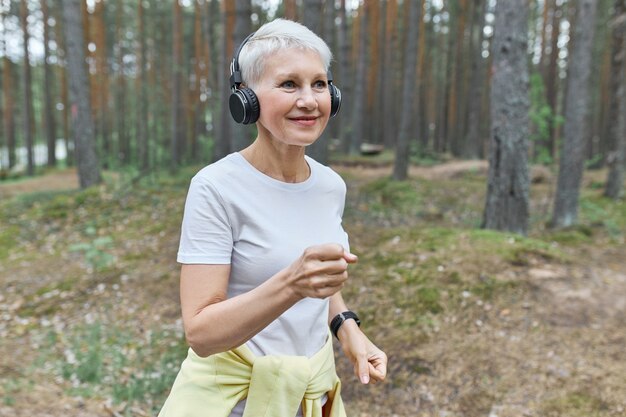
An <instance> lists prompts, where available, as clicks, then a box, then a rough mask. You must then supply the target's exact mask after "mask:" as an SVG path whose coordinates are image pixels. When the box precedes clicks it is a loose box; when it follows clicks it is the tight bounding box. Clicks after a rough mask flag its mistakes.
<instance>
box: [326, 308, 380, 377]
mask: <svg viewBox="0 0 626 417" xmlns="http://www.w3.org/2000/svg"><path fill="white" fill-rule="evenodd" d="M337 336H338V337H339V342H340V343H341V348H342V349H343V352H344V353H345V354H346V356H347V357H348V359H350V362H352V365H353V366H354V374H355V375H356V377H357V378H358V379H359V381H361V382H362V383H363V384H367V383H369V382H370V381H371V382H372V383H376V382H378V381H381V382H382V381H384V380H385V377H386V376H387V355H386V354H385V352H383V351H382V350H380V349H379V348H378V347H377V346H376V345H374V344H373V343H372V342H371V341H370V340H369V339H368V338H367V336H365V334H364V333H363V332H362V331H361V329H360V328H359V327H358V326H357V325H356V323H355V322H354V321H353V320H347V321H346V322H345V323H344V324H343V325H342V326H341V327H340V328H339V331H338V332H337Z"/></svg>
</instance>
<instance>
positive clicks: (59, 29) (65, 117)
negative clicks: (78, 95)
mask: <svg viewBox="0 0 626 417" xmlns="http://www.w3.org/2000/svg"><path fill="white" fill-rule="evenodd" d="M50 11H51V12H52V15H53V16H54V20H55V21H56V25H55V26H54V35H55V40H56V43H57V51H56V53H57V56H58V57H59V61H61V62H63V61H65V60H66V59H67V58H66V57H67V48H66V45H65V36H64V35H63V33H64V27H63V26H64V25H63V16H62V10H61V8H60V7H59V8H52V9H50ZM56 68H57V71H58V75H57V78H58V80H59V83H60V85H59V94H60V97H59V100H60V101H61V104H62V105H63V110H62V111H61V131H62V133H63V143H64V145H65V154H66V160H65V163H66V165H67V166H73V165H74V149H73V147H72V146H71V137H70V123H69V120H70V118H69V110H70V104H69V99H68V87H67V69H66V67H65V66H61V65H57V66H56Z"/></svg>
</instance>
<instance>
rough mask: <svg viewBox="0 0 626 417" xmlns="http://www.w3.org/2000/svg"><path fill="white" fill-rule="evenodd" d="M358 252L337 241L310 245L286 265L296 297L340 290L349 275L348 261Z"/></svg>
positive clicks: (351, 260)
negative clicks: (350, 251)
mask: <svg viewBox="0 0 626 417" xmlns="http://www.w3.org/2000/svg"><path fill="white" fill-rule="evenodd" d="M357 259H358V258H357V256H356V255H354V254H352V253H349V252H347V251H346V250H345V249H344V248H343V246H341V245H340V244H338V243H328V244H324V245H318V246H311V247H309V248H307V249H305V250H304V252H303V253H302V255H301V256H300V257H299V258H298V259H297V260H296V261H295V262H294V263H293V264H291V265H290V266H289V267H288V274H287V275H288V280H289V286H290V288H291V289H292V290H293V291H294V293H295V295H296V296H298V298H306V297H312V298H326V297H330V296H331V295H333V294H335V293H336V292H337V291H339V290H341V288H342V287H343V285H344V283H345V282H346V281H347V279H348V264H353V263H356V262H357Z"/></svg>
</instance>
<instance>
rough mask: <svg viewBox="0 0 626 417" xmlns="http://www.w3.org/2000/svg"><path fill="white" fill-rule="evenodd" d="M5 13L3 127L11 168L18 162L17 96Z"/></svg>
mask: <svg viewBox="0 0 626 417" xmlns="http://www.w3.org/2000/svg"><path fill="white" fill-rule="evenodd" d="M4 19H5V15H4V13H2V29H3V33H2V37H3V41H4V42H3V43H2V98H3V101H4V112H3V114H2V116H3V121H4V122H3V128H4V137H5V140H6V147H7V152H8V154H9V155H8V156H9V169H11V168H13V167H14V166H15V164H16V157H15V98H14V96H13V65H12V63H11V60H10V59H9V57H8V56H7V54H6V44H5V42H6V39H7V30H6V26H5V24H4Z"/></svg>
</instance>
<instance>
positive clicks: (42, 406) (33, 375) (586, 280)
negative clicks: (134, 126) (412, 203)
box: [0, 161, 626, 417]
mask: <svg viewBox="0 0 626 417" xmlns="http://www.w3.org/2000/svg"><path fill="white" fill-rule="evenodd" d="M339 170H340V171H342V173H344V174H347V175H348V178H353V177H354V178H359V179H360V180H363V179H364V178H378V177H382V176H384V175H388V173H389V169H387V168H376V169H371V168H370V169H365V168H359V167H354V168H339ZM468 171H469V172H477V173H479V174H480V173H484V172H485V171H486V163H485V162H484V161H474V162H463V163H459V162H452V163H449V164H445V165H441V166H436V167H431V168H414V169H413V170H412V171H411V176H413V177H415V178H423V179H425V180H432V179H439V180H441V179H447V178H454V177H455V176H457V175H463V173H464V172H468ZM73 174H74V173H73V172H72V171H66V172H62V173H60V174H58V175H50V176H46V177H41V178H37V179H34V180H28V181H21V182H19V183H14V184H4V185H3V184H0V197H2V198H5V197H7V196H13V195H17V194H19V193H25V192H32V191H43V190H46V191H49V190H51V189H71V188H75V187H77V184H76V180H75V176H74V175H73ZM549 175H550V174H549V172H548V173H546V172H545V171H541V170H535V171H534V173H533V178H537V179H538V181H540V180H541V179H542V178H544V179H545V177H547V176H549ZM592 180H593V179H588V181H592ZM355 181H356V180H355ZM348 186H349V187H350V180H348ZM159 213H160V211H155V222H158V221H159V217H158V216H160V215H161V214H159ZM167 214H168V213H167V210H166V209H164V210H163V215H164V216H165V215H167ZM51 227H53V226H51ZM346 227H347V229H348V231H349V232H350V233H351V235H353V236H354V237H353V240H354V241H356V242H357V243H358V244H360V245H361V248H362V250H371V251H374V250H379V251H380V250H382V249H384V248H385V247H389V248H392V249H391V250H402V245H404V244H405V240H404V237H402V239H400V238H398V237H392V238H391V239H389V241H388V242H383V243H381V242H380V237H379V236H378V235H377V236H375V237H373V236H372V232H371V230H364V229H362V228H359V227H357V226H351V225H349V224H348V225H346ZM42 232H43V233H44V234H45V233H46V230H43V231H42ZM65 237H67V236H65ZM177 238H178V236H177V235H176V233H167V234H163V235H161V237H160V238H159V239H157V241H154V242H153V241H151V240H149V239H146V241H145V242H144V243H143V244H145V248H147V249H145V250H146V252H147V255H146V256H150V255H152V256H154V254H157V253H158V254H159V256H158V257H155V258H154V260H153V261H150V262H146V263H144V264H142V266H141V267H139V268H136V269H133V270H125V269H124V264H123V262H121V265H120V266H119V267H118V268H117V269H116V271H117V272H115V271H114V273H112V274H111V275H107V276H105V277H100V278H99V281H98V282H96V281H93V280H90V279H85V280H84V281H82V282H80V283H77V284H73V287H72V288H71V289H70V290H67V291H63V290H62V291H60V292H56V293H54V294H52V295H50V296H49V298H50V300H48V301H46V299H44V296H41V297H40V300H41V303H40V304H38V305H36V306H34V307H32V308H34V309H36V311H37V314H34V315H32V316H30V317H24V316H20V314H19V312H22V311H24V306H25V305H26V304H28V302H29V300H30V299H32V297H33V294H34V293H36V292H37V291H39V292H38V294H44V295H45V294H46V292H45V291H43V292H42V290H41V289H42V288H46V287H54V288H58V283H59V282H61V281H63V280H64V279H65V277H67V276H70V275H77V274H78V275H80V274H81V272H80V270H81V268H84V266H83V265H81V264H80V262H78V261H77V259H76V256H75V255H72V254H65V255H63V256H58V254H57V252H55V251H54V250H52V249H49V250H46V247H47V246H46V245H47V243H44V244H43V246H41V247H39V248H37V249H36V251H35V250H29V251H28V253H26V254H25V253H11V254H10V255H9V257H8V259H7V260H5V261H2V264H1V265H0V286H1V288H2V293H1V294H0V395H1V396H2V398H0V416H16V417H20V416H24V417H25V416H29V417H30V416H33V415H38V416H42V417H45V416H50V417H57V416H81V417H82V416H85V417H86V416H112V417H117V416H121V415H124V414H123V412H124V413H125V414H126V415H136V416H146V415H150V412H149V411H147V410H148V408H146V407H141V406H134V407H132V408H126V409H124V408H123V407H120V406H117V405H113V404H112V403H111V401H110V400H109V399H108V398H106V396H105V395H101V396H100V395H92V396H87V397H85V396H81V395H76V394H73V395H70V394H69V393H68V383H67V381H63V380H62V379H59V378H58V376H56V377H55V376H54V375H53V373H52V372H51V371H50V369H49V367H48V365H46V363H45V361H42V360H41V349H42V345H41V343H42V342H41V341H42V334H43V333H44V332H45V330H46V328H51V327H55V328H64V327H66V328H68V329H71V327H72V325H73V324H74V323H76V322H77V321H81V320H84V318H85V317H86V316H88V315H95V316H98V317H105V318H106V320H107V321H108V322H109V323H125V324H127V325H129V326H131V327H132V326H141V327H146V328H148V327H150V326H153V325H159V324H162V323H165V322H170V323H175V322H176V320H177V319H178V316H179V310H178V301H177V298H178V295H177V278H178V277H177V274H178V267H177V265H176V264H174V263H173V262H172V261H171V260H172V259H174V254H175V251H176V248H177ZM50 239H51V238H50ZM408 243H409V242H406V244H407V245H408ZM462 244H463V242H459V245H462ZM49 245H50V247H52V246H53V245H54V242H52V241H51V242H49ZM374 245H377V246H376V247H374ZM381 245H382V246H381ZM26 248H27V249H28V247H26ZM381 248H382V249H381ZM563 251H564V252H565V253H566V255H567V256H566V258H564V259H559V258H556V259H546V258H544V257H541V256H537V257H530V258H528V259H527V260H526V262H523V263H519V264H516V263H511V262H506V261H502V260H500V259H496V258H492V259H485V260H483V261H482V262H479V261H477V260H471V259H463V258H460V259H458V260H454V259H451V260H450V265H449V266H448V265H446V266H445V267H446V268H447V269H449V270H455V271H458V272H459V273H461V274H471V275H472V276H475V277H478V278H476V279H481V277H482V276H483V274H484V275H489V276H490V277H493V279H494V280H495V281H497V282H498V283H500V284H502V283H504V284H506V283H507V282H514V283H518V284H519V283H521V286H520V285H518V286H516V287H515V289H514V290H511V291H505V292H503V293H501V294H498V295H497V296H495V297H493V298H490V299H489V298H485V297H481V296H479V295H477V294H474V293H471V292H463V293H462V295H461V297H462V299H461V300H460V301H459V304H458V305H459V308H457V309H453V310H444V311H443V312H442V313H441V314H439V315H437V316H435V317H432V318H430V321H429V322H428V324H427V325H423V326H422V325H420V326H418V327H419V331H417V330H416V331H415V333H413V330H412V329H411V328H393V327H390V326H387V325H386V324H385V323H380V322H378V321H376V320H373V322H375V324H373V323H372V324H369V326H368V324H364V326H366V328H367V327H369V328H370V330H371V334H372V335H373V339H375V340H376V341H377V343H378V344H379V345H380V346H381V347H382V348H383V349H385V350H386V351H387V353H388V355H389V357H390V363H389V378H388V381H386V382H385V383H384V384H377V385H374V386H369V387H365V386H360V385H359V384H357V383H356V381H355V380H354V377H353V375H352V371H351V369H350V365H349V364H348V362H347V360H346V359H345V358H344V357H343V356H342V355H340V354H339V355H338V356H337V368H338V373H339V374H340V376H341V377H342V380H343V381H344V384H343V385H344V397H345V402H346V404H347V408H348V410H349V416H351V417H383V416H384V417H417V416H437V417H451V416H469V417H473V416H485V417H519V416H538V417H539V416H626V350H625V346H626V245H624V244H623V241H622V242H621V244H611V245H609V244H606V245H605V244H590V245H578V246H573V247H567V248H563ZM35 253H36V256H33V255H34V254H35ZM418 255H419V254H415V256H416V259H417V261H416V262H419V260H420V259H421V258H419V256H418ZM366 259H367V258H366ZM129 262H130V261H129ZM465 262H466V263H467V265H464V263H465ZM133 265H136V264H133ZM442 268H443V267H442ZM119 271H123V272H121V274H122V275H121V276H119V274H118V275H116V274H117V273H120V272H119ZM362 271H364V272H363V277H360V281H358V282H355V283H354V284H350V285H353V286H354V287H353V288H348V291H347V292H348V293H350V294H356V295H355V299H354V300H352V302H351V306H354V309H355V310H359V308H361V309H366V308H369V307H371V306H369V305H367V303H369V302H370V300H372V299H375V297H374V296H373V295H372V294H369V293H368V289H367V288H368V284H369V283H371V284H372V285H375V284H374V283H376V282H377V281H378V280H380V273H381V271H379V270H373V269H372V270H371V271H370V270H368V269H363V270H362ZM146 277H150V278H151V279H154V277H158V284H157V286H154V287H152V286H150V287H146V286H145V282H146ZM99 284H103V285H100V286H99ZM55 285H57V286H56V287H55ZM359 287H360V289H359ZM372 297H374V298H372ZM383 297H384V295H383ZM111 299H114V300H115V301H114V303H113V304H111ZM105 300H108V301H106V302H105ZM349 301H350V300H349ZM378 301H379V302H380V308H381V309H382V308H385V307H384V306H388V305H389V300H378ZM48 302H50V303H54V305H55V308H56V310H55V311H56V312H55V314H54V316H52V317H50V316H47V315H46V314H45V311H46V310H45V309H46V308H48V307H49V306H48V304H46V303H48ZM37 309H39V310H37ZM380 317H386V315H385V314H383V312H382V311H381V312H380ZM374 318H375V316H374ZM122 411H123V412H122ZM207 415H210V413H209V414H207Z"/></svg>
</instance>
